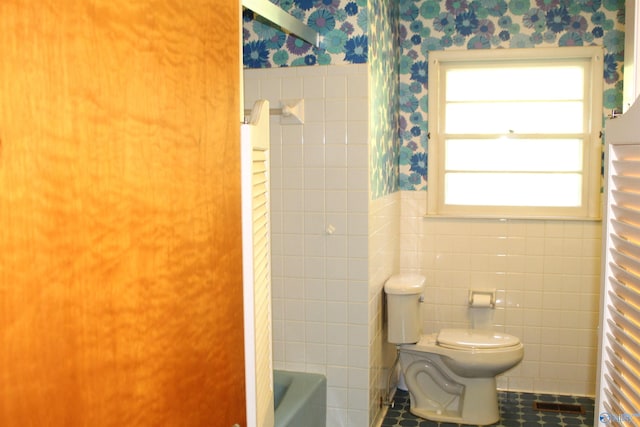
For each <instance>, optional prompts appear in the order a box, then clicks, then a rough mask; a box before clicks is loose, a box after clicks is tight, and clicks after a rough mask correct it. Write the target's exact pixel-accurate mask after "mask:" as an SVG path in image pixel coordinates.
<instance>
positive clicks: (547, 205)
mask: <svg viewBox="0 0 640 427" xmlns="http://www.w3.org/2000/svg"><path fill="white" fill-rule="evenodd" d="M602 67H603V52H602V48H601V47H566V48H553V49H545V48H535V49H495V50H489V51H487V50H482V51H480V50H478V51H437V52H431V53H430V54H429V135H430V139H429V147H428V148H429V152H428V159H429V160H428V161H429V167H428V185H429V191H428V194H429V195H428V201H429V202H428V214H431V215H451V216H478V217H529V218H530V217H538V218H547V217H556V218H599V217H600V186H601V174H600V169H601V167H600V166H601V153H602V144H601V138H600V131H601V128H602V80H603V77H602V76H603V74H602V73H603V69H602Z"/></svg>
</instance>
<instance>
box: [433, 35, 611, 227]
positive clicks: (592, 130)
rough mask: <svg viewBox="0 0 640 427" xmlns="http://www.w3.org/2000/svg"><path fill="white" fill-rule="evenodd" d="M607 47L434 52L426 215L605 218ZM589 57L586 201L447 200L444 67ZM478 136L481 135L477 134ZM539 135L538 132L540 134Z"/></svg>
mask: <svg viewBox="0 0 640 427" xmlns="http://www.w3.org/2000/svg"><path fill="white" fill-rule="evenodd" d="M603 57H604V53H603V49H602V47H601V46H589V47H562V48H531V49H491V50H464V51H462V50H460V51H456V50H447V51H433V52H430V53H429V83H428V85H429V88H428V89H429V92H428V93H429V142H428V179H427V182H428V196H427V201H428V205H427V216H451V217H478V218H487V217H488V218H562V219H594V220H597V219H600V217H601V195H600V189H601V173H600V171H601V165H602V163H601V162H602V160H601V159H602V141H601V130H602V122H603V105H602V104H603V77H602V76H603V62H604V61H603ZM566 59H576V60H583V61H584V60H585V59H586V60H588V61H589V64H590V65H589V66H588V67H587V74H588V75H587V76H586V79H585V86H586V87H585V93H586V95H587V96H589V97H590V102H587V106H588V107H590V108H585V112H584V115H585V117H584V132H583V135H584V146H583V169H582V196H581V197H582V203H581V206H578V207H548V206H543V207H539V206H538V207H535V206H480V205H447V204H445V203H444V200H445V193H444V172H445V170H444V169H445V168H444V154H445V153H444V143H445V139H446V136H447V135H446V134H445V133H444V129H445V126H444V124H445V114H444V105H445V90H444V87H445V86H444V84H445V82H444V78H443V73H444V68H445V67H446V66H447V65H451V64H455V63H463V64H464V65H465V66H468V65H473V64H477V65H478V66H480V65H483V63H484V64H487V63H495V62H502V61H504V62H505V65H507V64H508V63H509V62H512V63H513V62H522V61H529V62H531V61H550V63H551V64H553V61H554V60H556V61H557V60H566ZM473 136H477V135H473ZM539 136H540V135H538V137H539Z"/></svg>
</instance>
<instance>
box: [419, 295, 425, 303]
mask: <svg viewBox="0 0 640 427" xmlns="http://www.w3.org/2000/svg"><path fill="white" fill-rule="evenodd" d="M418 302H420V303H423V302H424V295H420V298H418Z"/></svg>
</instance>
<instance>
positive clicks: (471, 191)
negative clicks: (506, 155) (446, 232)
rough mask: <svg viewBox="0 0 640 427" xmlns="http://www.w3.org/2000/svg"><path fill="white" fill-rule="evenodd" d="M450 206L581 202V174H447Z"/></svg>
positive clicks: (555, 204)
mask: <svg viewBox="0 0 640 427" xmlns="http://www.w3.org/2000/svg"><path fill="white" fill-rule="evenodd" d="M444 180H445V181H444V185H445V200H444V203H445V204H447V205H479V206H558V207H575V206H580V205H581V194H582V187H581V176H580V174H577V173H571V174H536V173H521V174H516V173H445V176H444Z"/></svg>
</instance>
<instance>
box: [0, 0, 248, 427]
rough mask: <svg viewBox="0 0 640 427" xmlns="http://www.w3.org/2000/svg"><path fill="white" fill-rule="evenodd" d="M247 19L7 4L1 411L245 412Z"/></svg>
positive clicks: (2, 67)
mask: <svg viewBox="0 0 640 427" xmlns="http://www.w3.org/2000/svg"><path fill="white" fill-rule="evenodd" d="M239 25H240V22H239V4H238V2H236V1H228V2H227V1H224V2H222V1H216V0H189V1H171V0H38V1H35V2H34V1H27V0H2V1H1V2H0V28H1V29H2V31H0V425H2V426H5V427H10V426H20V427H25V426H37V427H43V426H91V427H94V426H118V427H121V426H221V427H225V426H231V425H233V423H239V424H240V425H245V407H244V402H245V386H244V354H243V324H242V319H243V316H242V282H241V281H242V268H241V236H240V230H241V223H240V218H241V215H240V191H239V188H240V169H239V166H240V161H239V156H240V151H239V117H238V116H239V111H240V105H239V103H240V99H239V93H240V90H239V88H240V72H239V66H240V62H239V61H240V57H239V43H238V37H239V34H240V32H239Z"/></svg>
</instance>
